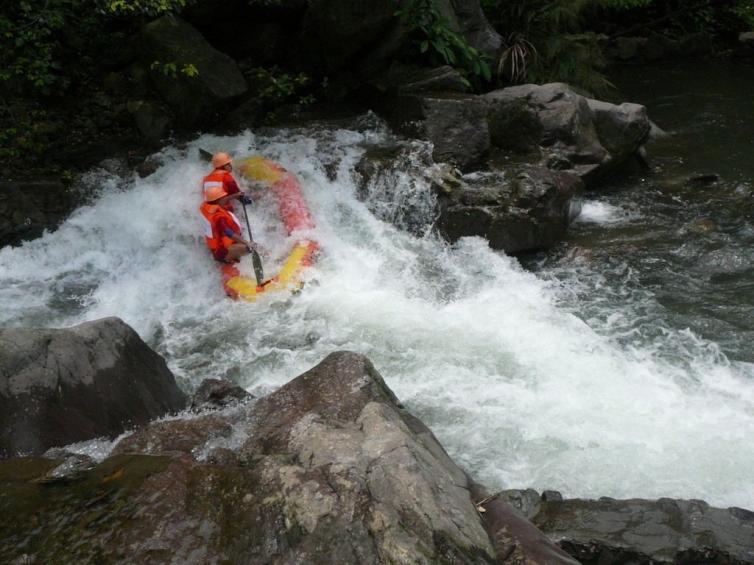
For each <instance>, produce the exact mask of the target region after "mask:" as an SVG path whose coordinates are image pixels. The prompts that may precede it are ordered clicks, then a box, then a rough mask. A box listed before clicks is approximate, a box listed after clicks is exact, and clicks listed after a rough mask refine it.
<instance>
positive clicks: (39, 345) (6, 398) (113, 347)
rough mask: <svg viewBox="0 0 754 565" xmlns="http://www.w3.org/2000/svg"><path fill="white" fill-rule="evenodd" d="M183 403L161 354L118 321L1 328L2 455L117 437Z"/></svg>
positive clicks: (0, 417)
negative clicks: (68, 326) (62, 325)
mask: <svg viewBox="0 0 754 565" xmlns="http://www.w3.org/2000/svg"><path fill="white" fill-rule="evenodd" d="M184 405H185V396H184V394H183V393H182V392H181V391H180V389H179V388H178V387H177V385H176V383H175V379H174V377H173V374H172V373H171V372H170V370H169V369H168V368H167V365H166V364H165V361H164V360H163V359H162V357H160V356H159V355H157V354H156V353H155V352H154V351H152V350H151V349H150V348H149V347H148V346H147V345H146V344H145V343H144V342H143V341H142V340H141V338H139V336H138V334H136V332H134V331H133V330H132V329H131V328H130V327H129V326H127V325H126V324H125V323H123V322H122V321H121V320H119V319H118V318H104V319H102V320H97V321H94V322H87V323H84V324H81V325H78V326H74V327H72V328H68V329H60V330H58V329H25V328H18V329H4V330H0V457H9V456H12V455H15V454H19V453H21V454H40V453H43V452H44V451H45V450H47V449H48V448H50V447H54V446H61V445H67V444H69V443H73V442H78V441H83V440H87V439H91V438H95V437H99V436H109V437H115V436H117V435H118V434H120V433H122V432H123V431H125V430H126V429H128V428H131V427H134V426H138V425H142V424H145V423H147V422H148V421H149V420H151V419H153V418H157V417H159V416H162V415H164V414H166V413H168V412H174V411H178V410H180V409H181V408H183V407H184Z"/></svg>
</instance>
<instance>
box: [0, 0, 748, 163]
mask: <svg viewBox="0 0 754 565" xmlns="http://www.w3.org/2000/svg"><path fill="white" fill-rule="evenodd" d="M195 1H196V0H21V1H20V2H4V3H2V4H0V61H2V64H0V163H9V162H12V161H13V160H16V159H24V160H26V161H27V162H33V161H34V160H35V158H36V157H37V156H39V155H40V154H42V153H43V152H44V151H45V148H46V147H48V146H49V142H50V140H51V139H53V138H60V137H61V136H63V135H65V136H66V138H67V142H68V143H69V144H73V145H75V144H76V143H77V142H78V141H79V140H82V139H89V138H91V136H92V132H97V133H98V134H100V135H102V136H110V137H112V136H114V135H115V134H116V133H117V132H118V131H119V130H120V129H124V130H125V129H128V128H131V129H133V118H132V117H131V116H130V115H128V114H127V113H126V112H121V115H120V117H118V118H117V119H112V120H109V121H107V123H105V121H104V118H102V119H101V120H100V121H98V120H97V118H98V114H97V112H96V111H94V110H91V108H90V107H87V104H90V103H91V97H92V96H93V93H95V91H97V90H102V88H103V86H105V85H106V84H107V81H108V77H109V75H111V74H113V71H118V72H120V71H122V69H123V68H124V67H125V65H127V64H128V63H129V61H132V60H134V59H135V54H134V53H135V52H136V51H138V45H135V43H136V42H135V41H134V39H133V38H134V37H136V32H137V31H138V29H139V28H140V27H141V26H142V25H143V24H144V23H146V22H148V21H149V20H150V19H153V18H154V17H156V16H158V15H161V14H164V13H167V12H172V13H181V12H183V11H185V10H186V9H187V8H188V7H189V6H190V5H191V4H192V3H194V2H195ZM480 1H481V4H482V7H483V9H484V11H485V13H486V15H487V18H488V19H489V21H490V22H491V23H492V25H493V26H494V27H495V29H496V30H497V31H498V32H499V33H500V35H501V36H502V37H503V41H504V43H503V47H502V50H501V53H500V54H499V55H498V56H497V58H496V59H491V58H489V57H486V56H485V55H483V54H482V53H480V52H478V51H477V50H476V49H474V48H473V47H471V46H470V45H469V44H468V43H467V42H466V40H465V39H464V37H463V36H462V35H461V34H460V33H459V31H458V30H457V29H453V26H452V25H451V23H450V22H449V21H448V19H447V18H446V17H445V16H444V15H443V12H442V10H441V9H440V7H439V4H438V3H437V1H436V0H401V2H399V3H397V4H396V11H395V14H394V15H395V18H396V19H397V20H398V21H399V22H400V23H401V25H402V26H403V27H404V29H406V30H407V31H408V32H409V33H410V34H411V37H412V41H411V42H410V44H409V45H408V46H407V49H408V52H407V53H406V59H407V60H410V61H412V62H416V61H422V62H423V63H425V64H427V65H438V64H449V65H452V66H454V67H456V68H458V69H459V70H460V71H461V73H462V75H463V77H464V80H466V81H467V83H468V84H469V86H471V87H472V88H474V89H475V90H477V91H483V90H485V89H489V88H493V87H495V86H499V85H505V84H515V83H522V82H545V81H553V80H558V81H564V82H569V83H571V84H573V85H575V86H577V87H580V88H582V89H585V90H588V91H591V92H593V93H596V94H600V93H602V92H604V91H605V89H606V88H607V87H609V83H608V81H607V80H606V78H605V77H604V76H603V74H602V73H601V71H602V68H603V66H604V64H605V56H604V55H605V52H604V46H605V44H606V41H607V40H608V38H615V37H619V36H628V35H644V36H648V35H652V34H661V35H663V36H665V37H671V38H672V37H680V36H683V35H684V34H686V35H688V34H690V33H695V32H706V33H708V34H710V35H711V36H714V37H715V38H717V39H718V40H719V41H720V43H719V44H718V45H719V49H725V45H726V43H725V42H726V41H730V40H731V39H735V37H736V35H737V33H738V32H740V31H743V30H750V29H754V0H480ZM280 3H281V0H248V4H250V5H255V6H257V5H269V4H280ZM280 57H281V58H284V56H282V55H281V56H280ZM149 63H150V62H147V64H149ZM154 69H157V70H158V71H161V72H162V73H163V74H165V75H167V76H173V77H177V76H178V75H181V74H182V75H187V76H192V75H195V74H196V73H197V70H196V68H195V67H193V65H191V64H190V63H186V62H181V63H180V64H178V63H176V62H175V61H171V60H159V61H157V60H155V61H151V67H150V70H154ZM315 74H316V73H310V72H308V70H307V69H305V68H301V67H300V66H296V64H291V65H289V61H287V60H275V61H272V62H270V63H269V64H268V63H265V64H263V65H254V66H253V68H251V69H249V70H248V73H247V76H248V77H249V78H250V79H252V82H253V83H254V84H257V85H258V89H257V92H256V95H257V96H258V98H259V99H260V100H263V101H266V103H268V104H284V103H288V102H290V101H297V102H298V103H303V104H307V103H311V102H312V100H313V98H312V96H311V88H312V85H319V84H321V83H322V81H323V80H325V81H326V80H328V79H330V80H331V79H333V78H334V77H326V76H314V75H315ZM116 86H117V85H116ZM122 90H123V89H122V88H120V87H114V88H113V89H112V91H113V92H121V91H122ZM115 102H117V103H118V104H120V105H121V106H125V103H126V102H127V101H124V100H118V101H115ZM115 102H113V101H111V103H110V105H111V106H112V105H114V104H115ZM100 122H101V123H100Z"/></svg>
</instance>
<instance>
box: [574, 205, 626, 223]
mask: <svg viewBox="0 0 754 565" xmlns="http://www.w3.org/2000/svg"><path fill="white" fill-rule="evenodd" d="M636 218H637V215H636V213H634V212H630V211H627V210H624V209H622V208H619V207H618V206H613V205H611V204H608V203H607V202H601V201H599V200H586V201H584V203H583V204H582V206H581V214H579V216H578V217H577V218H576V221H577V222H589V223H593V224H620V223H624V222H627V221H629V220H633V219H636Z"/></svg>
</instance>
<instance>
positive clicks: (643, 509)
mask: <svg viewBox="0 0 754 565" xmlns="http://www.w3.org/2000/svg"><path fill="white" fill-rule="evenodd" d="M527 492H528V491H515V490H513V491H503V492H502V493H500V496H501V497H502V498H503V499H505V500H507V501H508V502H510V503H511V504H512V505H513V506H514V507H517V508H521V511H522V512H523V514H524V515H525V516H526V517H527V518H529V519H530V520H531V521H532V522H533V523H534V525H536V526H537V527H539V528H540V529H541V530H542V531H543V532H544V533H545V534H547V536H548V537H549V538H550V539H552V540H554V541H557V542H558V545H560V546H561V547H562V548H564V549H566V551H568V553H570V554H571V555H572V556H574V557H575V558H577V559H578V560H579V561H580V562H582V563H587V564H591V563H594V564H596V563H628V562H630V563H688V564H691V563H695V564H700V563H709V564H712V563H720V564H722V563H727V564H738V563H754V512H750V511H748V510H744V509H741V508H728V509H720V508H712V507H711V506H709V505H708V504H706V503H705V502H703V501H700V500H673V499H669V498H661V499H659V500H641V499H630V500H614V499H610V498H602V499H600V500H580V499H566V500H539V501H537V502H536V503H534V504H532V503H531V502H532V501H531V496H529V495H527V494H526V493H527ZM535 494H536V493H535ZM522 501H523V504H522ZM527 501H528V502H527Z"/></svg>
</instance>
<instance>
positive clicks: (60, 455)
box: [40, 447, 97, 482]
mask: <svg viewBox="0 0 754 565" xmlns="http://www.w3.org/2000/svg"><path fill="white" fill-rule="evenodd" d="M44 456H45V457H47V458H49V459H57V460H59V463H58V466H57V467H54V468H52V469H51V470H50V471H48V473H47V474H46V475H45V476H44V477H43V478H42V479H40V481H41V482H56V481H70V480H75V479H77V478H78V477H80V476H81V475H82V474H83V473H84V472H85V471H89V470H90V469H93V468H94V467H95V466H96V464H97V463H96V461H95V460H94V459H93V458H92V457H90V456H89V455H83V454H80V453H72V452H70V451H66V450H65V449H61V448H58V447H54V448H52V449H48V450H47V451H46V452H45V454H44Z"/></svg>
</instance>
